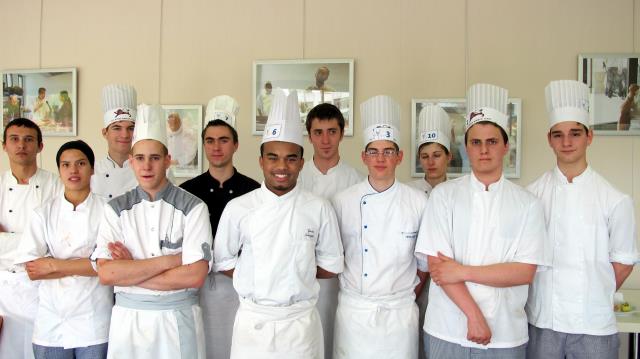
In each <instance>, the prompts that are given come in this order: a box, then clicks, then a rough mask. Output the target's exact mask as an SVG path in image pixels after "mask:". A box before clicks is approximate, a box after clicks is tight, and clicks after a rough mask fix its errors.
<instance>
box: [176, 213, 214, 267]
mask: <svg viewBox="0 0 640 359" xmlns="http://www.w3.org/2000/svg"><path fill="white" fill-rule="evenodd" d="M212 242H213V238H211V222H209V210H208V209H207V205H206V204H205V203H204V202H201V203H199V204H198V205H197V206H195V207H194V208H193V209H192V210H191V211H189V214H188V215H187V216H186V218H185V225H184V236H183V242H182V264H183V265H184V264H192V263H195V262H197V261H199V260H205V261H207V262H208V263H209V270H211V267H212V265H213V256H212V253H211V244H212Z"/></svg>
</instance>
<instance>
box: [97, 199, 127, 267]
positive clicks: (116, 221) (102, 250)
mask: <svg viewBox="0 0 640 359" xmlns="http://www.w3.org/2000/svg"><path fill="white" fill-rule="evenodd" d="M104 206H105V207H104V215H103V216H102V220H101V221H100V226H99V227H98V238H97V239H96V249H94V250H93V253H91V263H92V264H95V261H96V260H98V259H113V258H112V257H111V252H110V251H109V248H108V247H107V245H108V244H109V243H113V242H116V241H118V240H120V241H122V238H123V237H124V235H123V233H122V225H121V223H120V218H119V217H118V214H116V212H115V210H114V209H113V208H112V207H111V206H110V205H109V204H108V203H107V204H105V205H104ZM94 269H95V266H94Z"/></svg>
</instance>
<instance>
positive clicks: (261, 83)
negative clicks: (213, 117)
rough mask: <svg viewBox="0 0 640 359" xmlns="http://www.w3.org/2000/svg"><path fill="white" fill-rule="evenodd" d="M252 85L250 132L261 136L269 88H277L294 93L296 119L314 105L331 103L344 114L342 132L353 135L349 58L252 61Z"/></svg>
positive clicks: (304, 115) (301, 118) (351, 74)
mask: <svg viewBox="0 0 640 359" xmlns="http://www.w3.org/2000/svg"><path fill="white" fill-rule="evenodd" d="M252 87H253V101H254V102H253V117H252V118H253V126H252V129H253V134H254V135H262V131H263V130H264V125H265V123H266V122H267V117H268V116H269V111H270V110H271V101H272V99H273V94H272V92H271V91H272V90H273V89H275V88H278V87H279V88H282V89H284V90H287V91H293V90H296V91H297V92H298V102H299V103H300V121H302V122H304V121H305V120H306V117H307V114H308V113H309V111H310V110H311V109H312V108H313V107H314V106H316V105H318V104H320V103H331V104H334V105H336V106H337V107H338V108H339V109H340V111H342V114H343V115H344V119H345V127H344V135H345V136H353V59H342V60H340V59H321V60H269V61H254V63H253V85H252Z"/></svg>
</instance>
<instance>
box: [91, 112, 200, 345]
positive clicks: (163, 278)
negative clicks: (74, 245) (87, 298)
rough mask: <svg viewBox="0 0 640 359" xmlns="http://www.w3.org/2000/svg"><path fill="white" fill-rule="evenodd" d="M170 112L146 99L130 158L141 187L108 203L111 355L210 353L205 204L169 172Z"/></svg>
mask: <svg viewBox="0 0 640 359" xmlns="http://www.w3.org/2000/svg"><path fill="white" fill-rule="evenodd" d="M166 143H167V138H166V125H165V121H164V112H163V110H162V108H161V107H160V106H157V105H155V106H148V105H140V106H139V107H138V119H137V125H136V130H135V134H134V140H133V147H132V150H131V152H132V154H131V156H130V158H129V160H130V161H131V166H132V167H133V170H134V172H135V174H136V178H137V180H138V183H139V185H138V186H137V187H136V188H135V189H133V190H131V191H129V192H127V193H125V194H124V195H122V196H120V197H117V198H115V199H113V200H111V201H109V203H108V204H107V205H106V206H105V210H104V212H105V214H104V217H103V219H102V222H101V223H100V228H99V230H98V240H97V242H98V244H97V248H96V250H95V251H94V253H93V254H92V256H91V258H92V260H97V268H98V275H99V276H100V282H101V283H102V284H105V285H113V286H115V287H114V291H115V293H116V305H115V306H114V307H113V311H112V315H111V328H110V331H109V353H108V357H109V358H204V357H205V346H204V332H203V325H202V313H201V310H200V306H199V305H198V290H197V288H200V287H201V286H202V285H203V283H204V281H205V278H206V276H207V273H208V272H209V268H210V265H211V259H212V253H211V242H212V238H211V224H210V223H209V212H208V211H207V206H206V204H205V203H204V202H202V201H201V200H200V199H199V198H198V197H196V196H194V195H192V194H190V193H189V192H187V191H185V190H183V189H180V188H178V187H176V186H174V185H173V184H171V182H169V181H168V180H167V178H166V170H167V168H169V164H170V163H171V157H170V156H169V155H168V151H167V147H166Z"/></svg>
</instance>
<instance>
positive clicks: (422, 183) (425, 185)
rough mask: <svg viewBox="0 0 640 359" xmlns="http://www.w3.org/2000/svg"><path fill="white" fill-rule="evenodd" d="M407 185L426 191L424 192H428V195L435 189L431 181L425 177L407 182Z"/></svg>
mask: <svg viewBox="0 0 640 359" xmlns="http://www.w3.org/2000/svg"><path fill="white" fill-rule="evenodd" d="M407 185H409V186H410V187H413V188H415V189H417V190H418V191H420V192H424V194H426V195H427V197H429V193H431V190H432V189H433V187H431V185H430V184H429V182H427V180H425V179H424V178H420V179H417V180H415V181H411V182H407Z"/></svg>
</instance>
